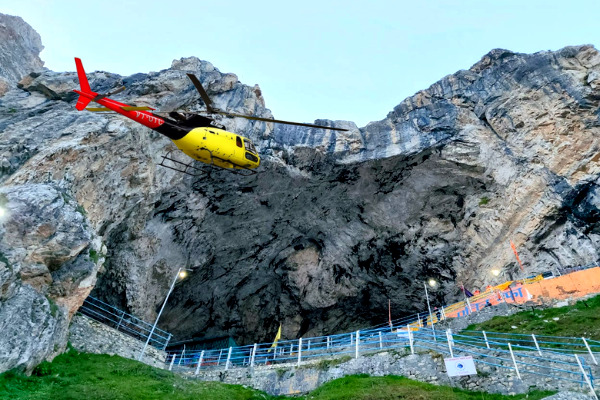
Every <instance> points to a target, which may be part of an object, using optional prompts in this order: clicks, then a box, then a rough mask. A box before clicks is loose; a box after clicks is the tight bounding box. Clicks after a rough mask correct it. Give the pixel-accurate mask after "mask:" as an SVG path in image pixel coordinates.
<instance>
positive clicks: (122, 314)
mask: <svg viewBox="0 0 600 400" xmlns="http://www.w3.org/2000/svg"><path fill="white" fill-rule="evenodd" d="M124 316H125V311H121V318H119V323H118V324H117V330H119V328H120V327H121V322H123V317H124Z"/></svg>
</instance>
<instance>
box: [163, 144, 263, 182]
mask: <svg viewBox="0 0 600 400" xmlns="http://www.w3.org/2000/svg"><path fill="white" fill-rule="evenodd" d="M198 151H206V152H208V153H209V154H210V164H208V166H207V167H203V168H201V167H197V166H195V165H194V164H195V161H194V160H191V161H189V162H184V161H180V160H177V159H176V158H174V157H173V156H172V155H171V153H173V152H175V153H176V154H177V153H179V152H178V151H177V150H171V151H169V152H168V153H167V154H165V155H164V156H162V160H161V162H160V163H159V164H158V165H160V166H161V167H165V168H168V169H171V170H173V171H177V172H181V173H183V174H186V175H190V176H194V177H199V176H204V175H207V176H210V173H211V171H214V170H217V169H218V170H223V171H227V172H231V173H232V174H236V175H241V176H251V175H255V174H256V171H254V170H252V169H248V168H246V167H243V166H241V165H237V164H234V163H232V162H231V161H228V160H224V159H222V158H219V157H215V156H213V154H212V152H211V151H210V150H208V149H206V148H201V149H198Z"/></svg>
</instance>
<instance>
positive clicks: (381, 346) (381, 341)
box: [379, 331, 383, 349]
mask: <svg viewBox="0 0 600 400" xmlns="http://www.w3.org/2000/svg"><path fill="white" fill-rule="evenodd" d="M379 348H380V349H383V340H382V338H381V331H379Z"/></svg>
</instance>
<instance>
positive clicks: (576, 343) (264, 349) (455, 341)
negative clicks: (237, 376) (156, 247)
mask: <svg viewBox="0 0 600 400" xmlns="http://www.w3.org/2000/svg"><path fill="white" fill-rule="evenodd" d="M509 344H510V345H509ZM398 348H403V349H404V348H409V349H411V351H416V350H418V349H424V350H432V351H435V352H437V353H439V354H443V355H450V354H453V355H454V356H472V357H473V359H474V361H475V362H476V364H481V365H489V366H493V367H496V368H501V369H505V370H511V371H513V372H515V373H517V374H519V373H520V374H521V375H522V374H534V375H541V376H544V377H546V378H552V379H556V380H560V381H569V382H573V383H575V384H578V385H586V386H588V385H592V386H593V383H594V379H593V375H592V371H591V368H590V367H589V366H586V364H585V358H584V357H587V358H588V359H589V360H590V362H592V363H595V362H596V359H595V354H594V353H597V352H600V342H598V341H595V340H590V339H586V340H585V341H584V340H583V339H582V338H575V337H560V336H547V335H540V336H532V335H525V334H508V333H499V332H485V333H484V332H482V331H466V332H461V333H459V334H452V333H451V332H448V334H447V332H446V331H437V332H436V331H435V330H434V329H432V328H431V327H421V328H419V329H418V330H416V328H412V327H410V326H407V325H404V326H394V327H392V328H390V327H385V328H374V329H368V330H365V331H357V332H351V333H346V334H340V335H331V336H320V337H312V338H305V339H298V340H284V341H280V342H278V343H277V345H276V346H275V347H273V345H272V344H271V343H260V344H255V345H248V346H238V347H230V348H226V349H220V350H205V351H197V350H194V351H190V352H185V351H177V352H169V353H168V354H167V359H166V365H167V368H169V369H175V370H179V371H188V372H191V373H198V372H199V371H200V370H204V369H215V368H218V369H230V368H241V367H252V366H259V365H274V364H288V365H290V364H291V365H300V364H301V363H305V362H310V361H312V360H318V359H328V358H338V357H343V356H350V357H352V358H354V357H358V356H359V355H361V354H365V353H373V352H380V351H385V350H390V349H398ZM576 357H578V359H576ZM578 360H579V362H581V363H582V365H581V366H580V365H579V364H578ZM588 382H589V383H588Z"/></svg>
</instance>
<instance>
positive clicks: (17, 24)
mask: <svg viewBox="0 0 600 400" xmlns="http://www.w3.org/2000/svg"><path fill="white" fill-rule="evenodd" d="M43 49H44V46H42V39H41V38H40V35H38V33H37V32H36V31H34V30H33V29H31V27H30V26H29V25H28V24H27V23H26V22H25V21H23V19H21V18H20V17H14V16H12V15H6V14H0V95H2V94H4V93H6V92H7V91H8V89H9V87H10V86H14V84H15V83H16V82H18V81H19V79H21V78H22V77H23V76H25V75H27V74H29V73H30V72H34V71H39V70H41V69H42V67H43V65H44V62H43V61H42V60H40V57H39V54H40V52H41V51H42V50H43Z"/></svg>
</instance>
